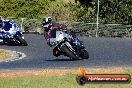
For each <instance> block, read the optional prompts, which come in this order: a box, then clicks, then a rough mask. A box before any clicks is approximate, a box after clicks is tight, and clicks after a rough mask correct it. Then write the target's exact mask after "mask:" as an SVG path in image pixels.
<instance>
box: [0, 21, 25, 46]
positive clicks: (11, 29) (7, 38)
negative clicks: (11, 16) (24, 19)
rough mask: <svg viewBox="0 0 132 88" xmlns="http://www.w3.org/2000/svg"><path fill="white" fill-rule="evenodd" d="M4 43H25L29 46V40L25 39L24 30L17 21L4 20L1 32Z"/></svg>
mask: <svg viewBox="0 0 132 88" xmlns="http://www.w3.org/2000/svg"><path fill="white" fill-rule="evenodd" d="M0 35H1V37H2V39H3V43H4V44H8V45H23V46H27V45H28V44H27V42H26V41H25V40H24V36H23V34H22V32H20V30H19V27H18V26H17V24H16V23H13V24H11V23H9V22H4V26H3V27H2V30H1V32H0Z"/></svg>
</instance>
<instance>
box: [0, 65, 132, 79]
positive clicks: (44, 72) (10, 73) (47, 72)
mask: <svg viewBox="0 0 132 88" xmlns="http://www.w3.org/2000/svg"><path fill="white" fill-rule="evenodd" d="M77 69H78V68H74V69H39V70H6V71H0V77H2V78H3V77H25V76H26V77H29V76H45V77H49V76H63V75H65V74H67V73H73V74H77ZM129 71H132V68H125V67H113V68H89V69H88V68H86V73H87V74H114V73H115V74H118V73H122V72H129Z"/></svg>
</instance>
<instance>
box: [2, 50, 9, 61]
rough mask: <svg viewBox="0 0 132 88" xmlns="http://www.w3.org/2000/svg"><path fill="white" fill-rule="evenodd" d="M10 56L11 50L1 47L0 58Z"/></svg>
mask: <svg viewBox="0 0 132 88" xmlns="http://www.w3.org/2000/svg"><path fill="white" fill-rule="evenodd" d="M10 57H11V54H10V53H9V52H7V51H6V50H3V49H0V60H4V59H7V58H10Z"/></svg>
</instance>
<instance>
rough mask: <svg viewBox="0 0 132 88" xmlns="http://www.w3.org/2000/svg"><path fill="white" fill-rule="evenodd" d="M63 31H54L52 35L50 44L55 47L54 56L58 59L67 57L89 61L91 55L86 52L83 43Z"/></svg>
mask: <svg viewBox="0 0 132 88" xmlns="http://www.w3.org/2000/svg"><path fill="white" fill-rule="evenodd" d="M69 36H70V35H69V34H68V33H67V32H65V31H63V30H59V29H56V30H52V31H51V33H50V44H51V45H52V46H54V49H53V55H54V56H56V57H58V56H60V55H65V56H67V57H69V58H71V59H73V60H77V59H88V58H89V53H88V52H87V51H86V49H85V47H84V45H83V42H81V41H80V40H79V39H78V38H76V37H72V38H70V37H69Z"/></svg>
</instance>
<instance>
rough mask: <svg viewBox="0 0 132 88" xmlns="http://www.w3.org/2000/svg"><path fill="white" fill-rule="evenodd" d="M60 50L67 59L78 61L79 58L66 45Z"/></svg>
mask: <svg viewBox="0 0 132 88" xmlns="http://www.w3.org/2000/svg"><path fill="white" fill-rule="evenodd" d="M61 49H62V51H63V52H64V53H65V54H66V55H67V56H68V57H70V58H72V59H74V60H76V59H79V57H78V56H77V55H76V54H75V53H74V52H73V51H72V50H71V49H70V48H69V47H68V46H67V45H66V44H64V45H62V47H61Z"/></svg>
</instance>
